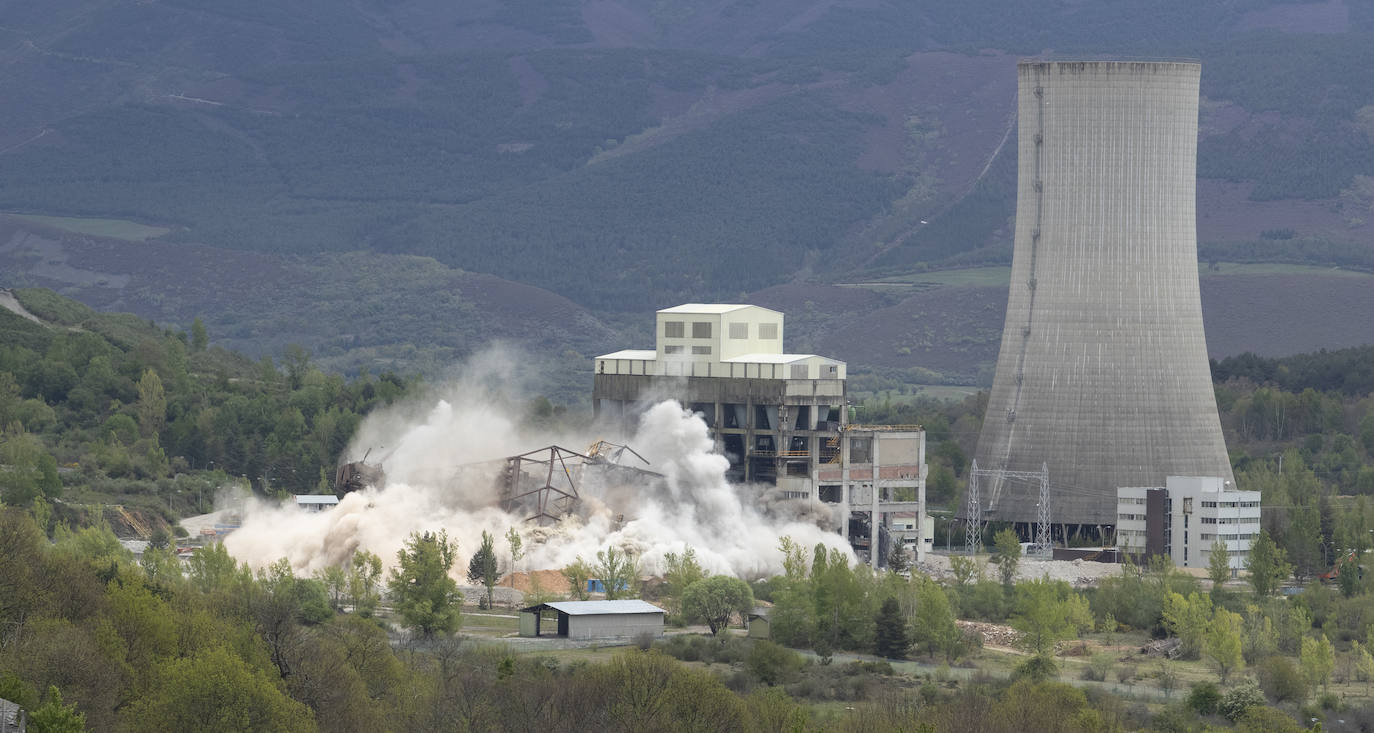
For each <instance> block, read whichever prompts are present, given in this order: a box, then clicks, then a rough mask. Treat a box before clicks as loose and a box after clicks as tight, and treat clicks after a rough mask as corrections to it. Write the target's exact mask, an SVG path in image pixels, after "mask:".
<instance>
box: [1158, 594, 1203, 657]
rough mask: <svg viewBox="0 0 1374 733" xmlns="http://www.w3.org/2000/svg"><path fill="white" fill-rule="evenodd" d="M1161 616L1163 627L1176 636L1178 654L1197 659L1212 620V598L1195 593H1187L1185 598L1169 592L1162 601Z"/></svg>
mask: <svg viewBox="0 0 1374 733" xmlns="http://www.w3.org/2000/svg"><path fill="white" fill-rule="evenodd" d="M1163 618H1164V628H1166V629H1168V631H1169V633H1171V634H1173V635H1174V636H1177V637H1178V640H1179V642H1180V644H1179V655H1180V656H1182V657H1183V658H1184V659H1197V657H1198V655H1199V654H1201V653H1202V643H1203V640H1204V639H1205V638H1206V637H1207V627H1208V624H1209V623H1210V622H1211V620H1212V599H1211V598H1210V597H1209V596H1204V595H1199V594H1197V593H1189V594H1188V597H1187V598H1184V597H1183V596H1182V595H1180V594H1178V593H1170V594H1169V595H1168V597H1167V598H1166V599H1165V601H1164V616H1163Z"/></svg>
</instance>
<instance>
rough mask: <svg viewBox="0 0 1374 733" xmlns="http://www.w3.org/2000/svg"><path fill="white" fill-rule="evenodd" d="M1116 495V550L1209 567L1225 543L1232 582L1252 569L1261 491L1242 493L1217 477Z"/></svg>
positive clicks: (1182, 479)
mask: <svg viewBox="0 0 1374 733" xmlns="http://www.w3.org/2000/svg"><path fill="white" fill-rule="evenodd" d="M1116 495H1117V524H1116V546H1117V547H1119V548H1121V549H1122V550H1123V551H1125V552H1127V553H1128V554H1132V555H1135V556H1136V557H1138V558H1141V559H1144V558H1149V557H1153V556H1155V555H1164V556H1167V557H1169V558H1170V559H1171V560H1173V563H1174V565H1177V566H1178V567H1183V568H1205V567H1209V566H1210V565H1211V561H1212V545H1213V543H1215V542H1216V541H1218V540H1220V541H1221V542H1222V544H1224V545H1225V546H1226V554H1227V560H1226V562H1227V567H1229V568H1231V577H1233V578H1234V577H1235V576H1236V575H1237V574H1238V573H1239V571H1241V570H1243V569H1245V568H1246V567H1247V566H1248V564H1249V559H1250V547H1251V545H1252V544H1253V543H1254V540H1255V538H1256V537H1257V536H1259V531H1260V492H1258V491H1237V490H1236V488H1235V486H1234V485H1233V484H1232V483H1231V482H1230V481H1227V480H1225V479H1221V478H1217V477H1213V476H1170V477H1168V479H1167V480H1166V481H1165V485H1164V486H1160V487H1134V486H1132V487H1122V488H1119V489H1117V491H1116Z"/></svg>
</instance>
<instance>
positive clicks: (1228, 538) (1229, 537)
mask: <svg viewBox="0 0 1374 733" xmlns="http://www.w3.org/2000/svg"><path fill="white" fill-rule="evenodd" d="M1258 536H1259V535H1257V534H1255V533H1253V532H1251V533H1247V534H1207V533H1206V532H1204V533H1202V534H1199V535H1198V537H1199V538H1200V539H1201V540H1202V541H1203V542H1208V541H1210V540H1218V539H1219V540H1221V541H1222V542H1234V541H1235V540H1253V539H1255V538H1256V537H1258Z"/></svg>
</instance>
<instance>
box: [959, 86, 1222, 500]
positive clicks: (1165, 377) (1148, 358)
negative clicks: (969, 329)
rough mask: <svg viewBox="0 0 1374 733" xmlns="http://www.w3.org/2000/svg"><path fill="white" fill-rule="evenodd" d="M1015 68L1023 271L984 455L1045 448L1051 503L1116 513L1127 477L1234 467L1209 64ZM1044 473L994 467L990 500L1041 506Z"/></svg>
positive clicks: (988, 460) (983, 490) (1033, 461)
mask: <svg viewBox="0 0 1374 733" xmlns="http://www.w3.org/2000/svg"><path fill="white" fill-rule="evenodd" d="M1017 71H1018V74H1019V87H1018V89H1019V118H1018V119H1019V128H1018V130H1019V132H1018V146H1019V148H1018V156H1019V157H1018V174H1017V175H1018V185H1017V201H1016V233H1015V245H1014V250H1013V260H1012V274H1011V286H1010V291H1009V295H1008V300H1007V317H1006V322H1005V326H1004V330H1003V333H1002V345H1001V351H1000V352H999V354H998V359H997V371H996V374H995V377H994V379H993V387H992V391H991V394H990V396H989V400H988V408H987V414H986V416H985V419H984V422H983V430H982V434H981V436H980V438H979V441H978V448H977V451H976V458H977V460H978V467H979V468H980V469H1006V470H1014V471H1038V470H1039V469H1040V466H1041V464H1042V462H1043V463H1047V464H1048V466H1049V481H1050V486H1051V490H1052V492H1054V493H1053V494H1052V502H1053V504H1052V512H1053V520H1054V521H1055V522H1056V523H1071V524H1112V523H1113V522H1115V515H1116V487H1118V486H1160V485H1163V483H1164V480H1165V477H1167V476H1170V475H1178V476H1183V475H1193V476H1196V475H1210V476H1222V477H1224V478H1226V479H1231V480H1232V481H1234V478H1233V476H1232V473H1231V466H1230V462H1229V460H1228V458H1227V453H1226V445H1225V442H1224V440H1223V438H1222V433H1221V424H1220V421H1219V419H1218V417H1217V410H1216V403H1215V400H1214V396H1213V392H1212V381H1211V375H1210V373H1209V371H1208V365H1207V351H1206V344H1205V342H1204V340H1203V329H1202V307H1201V300H1200V298H1199V295H1198V271H1197V239H1196V227H1195V224H1196V221H1195V220H1196V213H1195V210H1194V209H1195V200H1196V193H1195V182H1196V160H1197V134H1198V128H1197V120H1198V80H1199V76H1200V67H1199V66H1198V65H1197V64H1192V63H1145V62H1072V63H1071V62H1024V63H1022V64H1020V65H1019V66H1018V67H1017ZM1034 483H1035V482H1007V483H1006V484H1004V485H999V484H998V483H997V482H995V481H988V482H987V483H986V484H983V485H980V499H981V500H982V502H983V512H984V514H983V518H984V519H988V520H993V521H1019V522H1029V521H1034V520H1035V519H1036V503H1037V501H1038V498H1039V497H1038V488H1039V487H1038V486H1035V485H1034ZM1056 487H1063V488H1064V489H1067V491H1054V490H1055V488H1056ZM964 513H966V510H965V509H963V508H962V507H961V509H960V514H961V516H962V515H963V514H964Z"/></svg>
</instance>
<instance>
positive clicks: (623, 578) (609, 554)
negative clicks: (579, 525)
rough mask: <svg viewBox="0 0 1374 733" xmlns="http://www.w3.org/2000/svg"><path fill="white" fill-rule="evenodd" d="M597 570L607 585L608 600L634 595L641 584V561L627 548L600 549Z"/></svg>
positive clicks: (603, 582) (597, 556)
mask: <svg viewBox="0 0 1374 733" xmlns="http://www.w3.org/2000/svg"><path fill="white" fill-rule="evenodd" d="M595 570H596V572H597V574H598V575H599V576H600V577H601V583H602V584H603V585H605V586H606V599H607V600H615V599H617V598H622V597H624V596H626V595H633V594H634V592H635V588H636V586H638V584H639V563H638V561H637V559H636V558H635V556H634V554H633V553H631V552H629V551H626V550H621V549H617V548H615V547H607V548H606V549H604V550H598V551H597V553H596V568H595Z"/></svg>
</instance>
